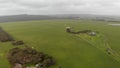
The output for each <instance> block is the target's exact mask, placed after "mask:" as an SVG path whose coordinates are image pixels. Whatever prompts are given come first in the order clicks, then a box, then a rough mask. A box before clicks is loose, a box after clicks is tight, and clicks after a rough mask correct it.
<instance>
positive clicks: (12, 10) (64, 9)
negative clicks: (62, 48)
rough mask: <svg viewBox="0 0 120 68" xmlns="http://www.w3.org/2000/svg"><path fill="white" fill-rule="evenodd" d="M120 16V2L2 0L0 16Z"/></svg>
mask: <svg viewBox="0 0 120 68" xmlns="http://www.w3.org/2000/svg"><path fill="white" fill-rule="evenodd" d="M13 14H46V15H47V14H101V15H120V0H0V15H13Z"/></svg>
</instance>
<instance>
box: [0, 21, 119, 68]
mask: <svg viewBox="0 0 120 68" xmlns="http://www.w3.org/2000/svg"><path fill="white" fill-rule="evenodd" d="M113 23H114V22H113ZM108 24H109V22H103V21H87V20H84V21H83V20H40V21H25V22H10V23H0V26H1V27H2V28H3V29H4V30H5V31H6V32H8V33H9V34H10V35H11V36H12V37H14V39H18V40H23V41H24V42H25V45H28V46H30V47H34V48H35V49H37V50H38V51H42V52H44V53H47V54H49V55H51V56H53V57H54V58H55V60H56V62H57V64H56V65H55V66H53V67H51V68H58V67H59V66H61V67H62V68H120V61H119V60H120V57H119V55H120V40H119V39H120V30H119V29H120V26H111V25H108ZM67 26H70V27H73V28H74V29H75V30H76V31H77V30H86V29H88V30H93V31H97V32H99V33H100V34H102V35H104V36H105V38H107V43H109V46H110V47H111V49H112V50H114V52H115V54H117V55H118V56H117V57H116V55H115V57H114V56H112V55H110V54H108V53H107V52H106V48H104V47H101V48H99V47H97V46H98V45H99V43H98V44H97V43H95V45H94V46H93V45H92V44H90V43H89V42H87V41H86V40H83V39H82V38H85V39H88V38H86V37H83V36H82V38H81V37H80V36H76V35H74V34H69V33H67V32H66V30H65V28H66V27H67ZM100 39H101V38H100ZM103 39H104V38H103ZM97 40H99V38H97ZM101 40H102V39H101ZM88 41H89V39H88ZM90 42H92V41H90ZM94 42H96V41H94ZM101 43H103V44H104V42H101ZM13 47H17V46H13V45H12V44H11V43H10V42H7V43H0V60H2V61H0V68H10V64H9V62H8V60H7V59H6V54H7V52H8V50H9V49H11V48H13ZM19 47H23V46H19Z"/></svg>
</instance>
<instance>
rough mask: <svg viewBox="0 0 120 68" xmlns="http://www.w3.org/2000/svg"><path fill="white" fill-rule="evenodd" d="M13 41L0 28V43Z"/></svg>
mask: <svg viewBox="0 0 120 68" xmlns="http://www.w3.org/2000/svg"><path fill="white" fill-rule="evenodd" d="M13 40H14V39H13V38H12V36H11V35H9V34H8V33H7V32H6V31H4V30H3V29H2V28H1V27H0V41H1V42H8V41H13Z"/></svg>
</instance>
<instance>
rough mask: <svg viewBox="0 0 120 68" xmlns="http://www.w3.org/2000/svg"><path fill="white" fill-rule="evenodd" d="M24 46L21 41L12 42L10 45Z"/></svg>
mask: <svg viewBox="0 0 120 68" xmlns="http://www.w3.org/2000/svg"><path fill="white" fill-rule="evenodd" d="M23 44H24V42H23V41H22V40H21V41H13V42H12V45H15V46H17V45H23Z"/></svg>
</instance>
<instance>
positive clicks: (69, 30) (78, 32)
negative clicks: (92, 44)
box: [66, 27, 92, 34]
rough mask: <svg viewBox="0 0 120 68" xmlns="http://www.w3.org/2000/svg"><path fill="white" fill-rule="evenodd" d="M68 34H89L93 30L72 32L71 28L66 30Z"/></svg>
mask: <svg viewBox="0 0 120 68" xmlns="http://www.w3.org/2000/svg"><path fill="white" fill-rule="evenodd" d="M66 32H68V33H72V34H81V33H89V32H92V31H91V30H83V31H72V30H71V28H70V27H68V28H66Z"/></svg>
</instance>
